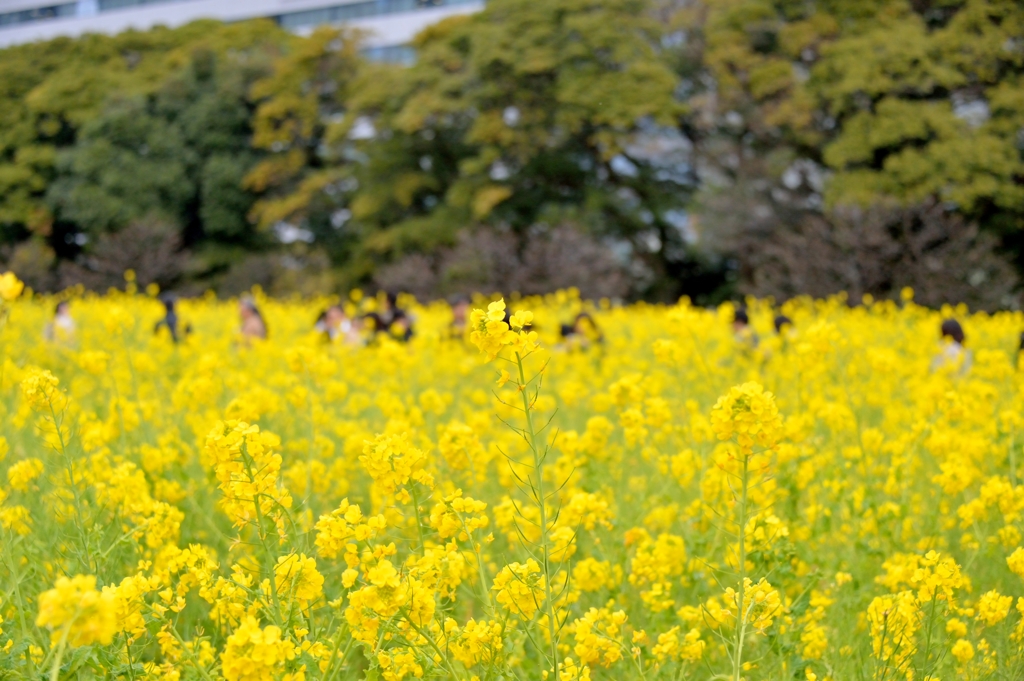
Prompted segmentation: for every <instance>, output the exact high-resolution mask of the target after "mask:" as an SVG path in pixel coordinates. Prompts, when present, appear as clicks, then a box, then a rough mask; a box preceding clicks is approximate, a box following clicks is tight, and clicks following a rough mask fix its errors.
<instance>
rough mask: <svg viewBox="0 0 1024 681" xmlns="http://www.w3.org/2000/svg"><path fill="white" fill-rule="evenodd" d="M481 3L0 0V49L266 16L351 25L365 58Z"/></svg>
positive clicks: (287, 24)
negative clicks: (360, 32)
mask: <svg viewBox="0 0 1024 681" xmlns="http://www.w3.org/2000/svg"><path fill="white" fill-rule="evenodd" d="M481 7H483V0H0V47H6V46H8V45H16V44H18V43H26V42H31V41H35V40H46V39H48V38H55V37H57V36H77V35H81V34H83V33H110V34H113V33H119V32H121V31H125V30H128V29H132V28H134V29H139V30H145V29H148V28H151V27H153V26H159V25H164V26H169V27H174V26H180V25H182V24H187V23H188V22H190V21H194V20H196V19H220V20H222V21H241V20H244V19H253V18H257V17H269V18H272V19H274V20H275V21H277V22H278V23H279V24H280V25H281V26H283V27H284V28H287V29H290V30H293V31H296V32H299V33H305V32H309V31H311V30H312V29H313V28H315V27H316V26H318V25H320V24H342V23H344V24H349V25H352V26H357V27H359V28H362V29H364V30H366V31H367V32H368V37H367V41H366V45H367V51H368V53H369V56H371V57H378V58H381V59H385V60H389V61H395V60H403V59H405V58H406V57H407V54H408V51H407V50H403V46H404V45H406V44H407V43H408V42H409V41H410V39H411V38H412V37H413V36H414V35H416V33H418V32H419V31H420V30H421V29H423V28H424V27H425V26H428V25H429V24H432V23H434V22H436V21H439V20H441V19H443V18H445V17H448V16H451V15H453V14H465V13H468V12H474V11H476V10H478V9H480V8H481Z"/></svg>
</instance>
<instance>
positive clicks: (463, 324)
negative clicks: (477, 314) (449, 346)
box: [448, 295, 470, 340]
mask: <svg viewBox="0 0 1024 681" xmlns="http://www.w3.org/2000/svg"><path fill="white" fill-rule="evenodd" d="M469 305H470V300H469V296H463V295H459V296H455V297H454V298H452V299H451V308H452V323H451V324H449V325H448V338H449V339H450V340H465V338H466V331H467V328H468V326H469Z"/></svg>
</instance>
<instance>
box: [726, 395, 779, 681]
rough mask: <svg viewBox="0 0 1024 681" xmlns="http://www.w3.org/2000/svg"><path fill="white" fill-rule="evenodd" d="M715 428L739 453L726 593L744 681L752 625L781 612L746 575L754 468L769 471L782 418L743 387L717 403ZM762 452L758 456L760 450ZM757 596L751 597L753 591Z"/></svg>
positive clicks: (736, 667) (768, 591)
mask: <svg viewBox="0 0 1024 681" xmlns="http://www.w3.org/2000/svg"><path fill="white" fill-rule="evenodd" d="M711 427H712V428H713V429H714V431H715V435H717V436H718V439H719V440H734V441H735V442H736V444H737V446H738V448H739V452H738V457H737V459H738V467H739V470H738V472H736V473H735V475H736V477H737V478H738V482H739V494H738V498H737V499H736V527H737V545H738V546H737V549H738V550H737V557H738V565H737V588H736V590H735V591H733V589H731V588H730V589H727V591H726V594H727V597H728V599H729V600H733V601H734V605H735V609H736V610H735V611H736V630H735V632H734V638H733V642H732V648H733V649H732V655H731V661H732V675H731V678H732V679H733V681H740V680H741V679H742V674H743V649H744V645H745V643H746V637H747V633H748V624H749V625H751V626H753V627H754V628H757V629H762V630H763V629H764V628H766V627H767V626H768V625H770V624H771V621H772V618H773V616H774V614H775V613H774V611H773V609H774V610H777V609H778V607H779V606H778V594H777V593H776V592H775V591H774V589H772V588H771V585H769V584H768V583H767V582H766V581H765V580H761V581H760V582H758V583H757V584H756V585H752V584H751V580H750V579H749V577H748V575H747V545H746V531H747V523H748V522H749V519H750V515H751V514H750V509H749V503H750V487H751V472H752V471H751V468H752V467H754V468H756V467H757V466H758V465H759V464H760V465H761V467H763V468H766V467H767V459H764V463H760V462H759V461H757V459H760V458H761V457H762V456H763V455H764V454H765V453H767V452H769V451H770V450H772V449H773V448H774V447H775V446H776V445H777V444H778V441H779V439H780V438H781V435H782V418H781V417H780V416H779V410H778V407H777V406H776V404H775V396H774V395H772V393H770V392H766V391H765V390H764V388H762V387H761V386H760V385H759V384H757V383H744V384H743V385H740V386H736V387H734V388H732V389H730V390H729V392H728V393H726V394H725V395H723V396H722V397H720V398H718V402H717V403H716V404H715V406H714V408H713V409H712V411H711ZM755 448H757V451H755ZM752 591H753V592H754V593H751V592H752Z"/></svg>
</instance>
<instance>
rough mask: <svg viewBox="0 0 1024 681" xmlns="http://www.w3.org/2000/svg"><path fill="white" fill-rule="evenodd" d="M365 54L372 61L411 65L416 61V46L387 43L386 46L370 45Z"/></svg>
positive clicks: (364, 51)
mask: <svg viewBox="0 0 1024 681" xmlns="http://www.w3.org/2000/svg"><path fill="white" fill-rule="evenodd" d="M363 56H364V57H366V58H367V59H369V60H370V61H377V62H384V63H386V64H403V65H405V66H409V65H411V64H414V63H416V48H414V47H412V46H411V45H386V46H384V47H368V48H366V49H365V50H363Z"/></svg>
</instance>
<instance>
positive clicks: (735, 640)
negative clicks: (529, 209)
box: [0, 279, 1024, 681]
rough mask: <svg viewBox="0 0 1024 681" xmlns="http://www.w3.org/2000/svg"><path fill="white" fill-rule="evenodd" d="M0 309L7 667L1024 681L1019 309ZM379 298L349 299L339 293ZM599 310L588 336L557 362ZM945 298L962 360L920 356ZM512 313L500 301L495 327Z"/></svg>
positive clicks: (161, 672)
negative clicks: (170, 315)
mask: <svg viewBox="0 0 1024 681" xmlns="http://www.w3.org/2000/svg"><path fill="white" fill-rule="evenodd" d="M19 292H20V286H18V285H17V283H16V282H14V281H13V280H11V279H2V280H0V296H2V297H3V298H6V299H8V300H7V301H6V302H4V304H3V308H2V312H0V318H2V321H0V324H2V330H0V348H2V351H3V365H2V368H0V411H2V419H3V429H2V437H0V461H2V463H0V528H2V529H0V598H2V603H0V615H2V623H0V629H2V632H0V651H2V652H0V678H12V679H14V678H17V679H40V678H49V679H54V680H56V679H93V678H95V679H99V678H107V679H182V680H184V679H189V680H192V679H206V680H211V679H227V680H229V681H242V680H245V681H250V680H257V679H267V680H269V679H281V680H285V679H287V680H290V681H298V680H300V679H324V680H328V679H337V680H342V679H370V680H386V681H398V680H400V679H413V678H424V679H460V680H465V681H470V680H472V679H479V680H481V681H483V680H495V681H497V680H498V679H503V680H510V679H524V680H525V679H552V680H555V679H557V680H558V681H573V680H576V679H595V680H596V679H648V680H651V681H653V680H654V679H672V680H675V679H732V680H733V681H736V680H738V679H748V680H751V681H753V680H758V679H773V680H774V679H806V680H809V681H814V680H815V679H835V680H836V681H841V680H842V681H845V680H847V679H876V680H883V679H908V680H909V679H918V680H921V679H929V678H931V679H936V680H938V679H954V678H962V679H1020V678H1021V677H1022V675H1024V619H1022V613H1024V598H1020V597H1021V596H1024V579H1022V577H1024V548H1021V545H1022V544H1024V539H1022V527H1024V516H1022V513H1024V486H1021V485H1020V484H1019V482H1020V480H1019V477H1020V476H1022V475H1024V472H1022V471H1020V470H1019V469H1020V468H1021V467H1022V466H1024V453H1022V441H1024V378H1022V375H1024V372H1021V371H1018V370H1017V368H1016V366H1015V364H1016V362H1017V356H1016V355H1017V352H1016V350H1017V343H1016V339H1017V338H1018V335H1019V333H1020V331H1021V328H1022V327H1024V315H1021V314H1020V313H1000V314H996V315H991V316H990V315H985V314H968V313H967V311H966V310H964V309H958V310H944V311H941V312H940V311H932V310H928V309H925V308H922V307H919V306H916V305H915V304H914V303H913V302H912V301H911V300H910V293H909V292H907V295H905V296H904V300H903V301H902V302H899V303H894V302H874V303H872V302H871V301H866V302H865V304H863V305H858V306H850V305H848V304H847V303H846V302H845V301H844V300H842V299H839V298H837V299H834V300H828V301H811V300H796V301H792V302H790V303H787V304H786V305H785V306H782V308H781V309H782V311H783V312H785V313H786V314H787V315H788V316H789V317H790V318H791V319H792V320H793V322H794V325H793V328H792V330H790V331H789V332H787V333H786V334H785V335H784V336H783V337H779V336H777V335H776V334H775V333H774V330H773V329H772V316H773V315H774V314H775V313H777V312H778V309H774V310H773V309H772V307H771V306H770V305H769V304H768V303H766V302H758V301H750V307H749V312H750V317H751V321H752V323H753V326H754V327H755V329H756V330H757V332H758V333H759V334H760V336H761V342H760V343H759V344H758V346H757V347H756V348H752V347H751V346H750V345H749V344H746V343H742V342H738V341H737V339H736V338H735V337H734V335H733V332H732V330H731V328H730V322H731V321H732V316H733V309H732V307H731V306H730V305H724V306H722V307H721V308H719V309H717V310H706V309H702V308H697V307H693V306H691V305H689V304H688V303H686V302H685V301H682V302H680V303H679V304H677V305H673V306H653V305H642V304H640V305H633V306H629V307H612V306H609V305H606V304H605V305H601V304H599V305H590V304H589V303H582V302H580V301H579V300H578V299H577V298H576V297H575V296H574V295H573V294H572V293H560V294H557V295H551V296H548V297H545V298H531V299H523V300H515V301H507V305H508V307H507V311H508V312H510V313H513V314H511V316H510V317H507V316H506V314H505V312H506V310H505V308H504V305H505V303H502V302H500V301H496V300H495V301H492V300H490V299H488V300H484V299H481V300H479V301H478V302H477V305H476V307H478V308H479V311H475V312H474V313H473V316H472V318H471V320H470V330H471V333H470V334H469V337H467V338H465V339H451V338H450V337H449V336H450V334H449V333H448V325H449V323H450V320H451V315H452V312H451V310H450V309H449V308H448V306H447V305H445V304H443V303H439V304H431V305H428V306H416V305H412V304H411V302H410V306H411V311H412V312H413V313H414V314H415V318H416V335H415V336H414V338H413V339H412V341H411V342H410V343H408V344H403V343H398V342H393V341H391V340H389V339H382V340H379V341H377V342H375V343H373V344H371V345H369V346H366V347H349V346H345V345H332V344H327V343H325V342H324V341H323V340H322V339H321V337H320V336H318V335H317V334H315V333H313V332H312V331H311V328H312V323H313V320H314V319H315V318H316V315H317V312H318V311H319V310H320V309H322V308H323V307H324V306H325V305H326V304H327V303H328V300H327V299H323V300H311V301H279V300H267V299H263V298H262V297H260V296H258V295H257V302H258V303H259V305H260V306H261V308H262V311H263V315H264V318H265V319H266V321H267V325H268V327H269V330H270V336H269V340H266V341H257V342H253V343H241V342H239V338H238V337H237V335H236V329H237V326H238V321H237V314H236V306H237V303H234V302H231V301H217V300H215V299H214V298H212V297H209V298H200V299H196V300H185V301H182V302H181V303H180V304H179V314H180V316H181V317H182V320H183V321H187V322H188V324H190V325H191V327H192V333H191V334H190V335H189V336H188V337H187V338H186V339H185V340H184V341H183V342H181V343H180V344H177V345H176V344H174V343H172V342H171V340H170V339H169V338H168V337H167V335H166V334H154V332H153V328H154V324H155V323H156V322H157V321H158V320H159V319H160V318H161V316H162V313H163V308H162V306H161V304H160V302H159V301H158V300H157V299H155V297H154V296H153V293H154V292H152V291H151V292H150V293H149V294H143V293H137V292H135V291H134V290H133V288H132V287H129V291H128V292H121V293H118V292H111V293H109V294H107V295H105V296H100V297H97V296H91V295H89V296H82V295H78V296H75V297H73V299H72V301H71V313H72V315H73V318H74V320H75V324H76V329H75V333H74V337H68V338H56V339H55V340H53V341H45V340H44V339H43V329H44V327H45V326H46V325H47V323H48V322H49V320H50V319H51V316H52V313H53V306H54V303H55V302H56V299H53V298H41V297H33V296H31V295H30V294H29V293H27V292H26V293H24V294H22V295H20V296H19V295H18V294H19ZM373 302H374V301H373V300H370V299H360V298H359V296H358V295H354V296H353V297H352V298H351V299H348V300H345V301H343V303H344V304H345V305H346V306H347V307H348V308H349V312H350V313H355V312H357V311H358V310H364V311H365V310H367V309H370V308H371V307H372V305H373ZM580 310H589V311H590V312H591V313H592V315H593V318H594V319H595V320H596V322H597V324H598V325H599V326H600V328H601V329H602V331H603V332H604V340H603V342H601V343H592V344H590V345H589V347H586V348H583V349H581V348H578V347H564V346H563V345H562V343H561V341H560V339H559V337H558V330H559V325H560V324H562V323H565V322H567V321H571V320H572V319H573V318H574V317H575V315H576V314H577V313H578V312H579V311H580ZM945 316H957V317H958V318H959V319H960V320H961V322H962V323H963V325H964V328H965V330H966V333H967V343H966V345H967V347H968V348H969V349H970V351H971V352H972V353H973V366H971V367H970V370H969V372H966V371H964V370H960V369H958V368H957V367H952V368H949V369H943V370H939V371H931V370H930V365H931V362H932V357H933V356H934V355H935V354H936V353H937V352H939V349H940V348H939V334H938V326H939V322H940V321H941V319H942V318H943V317H945ZM506 320H507V321H506Z"/></svg>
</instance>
